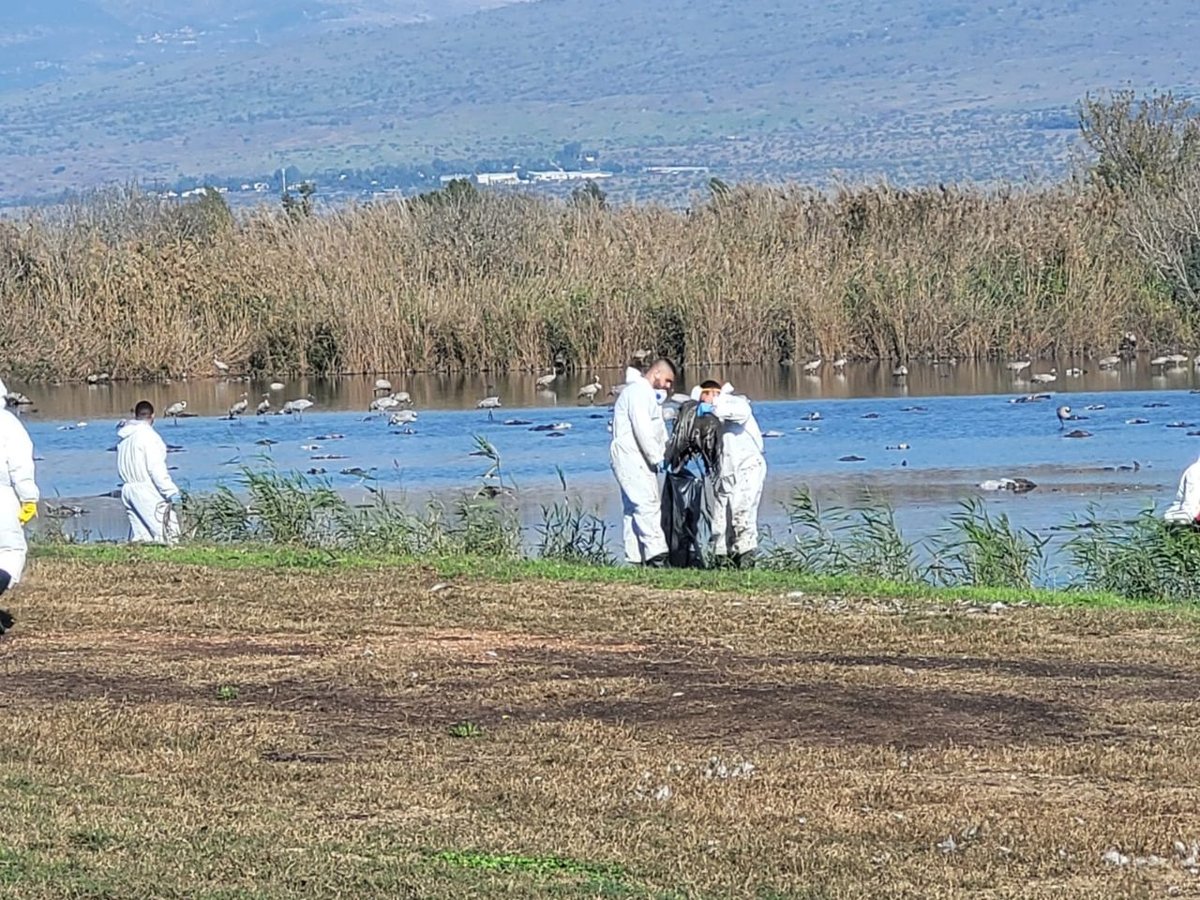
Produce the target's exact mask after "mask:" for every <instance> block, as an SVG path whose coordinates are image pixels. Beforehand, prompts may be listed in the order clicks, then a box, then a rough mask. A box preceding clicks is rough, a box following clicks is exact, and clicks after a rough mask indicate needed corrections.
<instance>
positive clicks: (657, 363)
mask: <svg viewBox="0 0 1200 900" xmlns="http://www.w3.org/2000/svg"><path fill="white" fill-rule="evenodd" d="M654 366H666V367H667V368H668V369H670V370H671V377H672V378H678V377H679V370H678V369H677V368H675V363H673V362H671V361H670V360H669V359H667V358H666V357H665V356H660V357H659V358H658V359H656V360H655V361H654V363H653V365H651V366H650V368H651V369H652V368H654ZM647 371H649V370H647Z"/></svg>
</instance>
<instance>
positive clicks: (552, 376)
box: [535, 372, 558, 391]
mask: <svg viewBox="0 0 1200 900" xmlns="http://www.w3.org/2000/svg"><path fill="white" fill-rule="evenodd" d="M557 380H558V373H557V372H547V373H546V374H545V375H539V376H538V380H537V381H536V382H535V384H536V385H537V389H538V390H539V391H545V390H548V389H549V388H550V386H551V385H552V384H554V382H555V381H557Z"/></svg>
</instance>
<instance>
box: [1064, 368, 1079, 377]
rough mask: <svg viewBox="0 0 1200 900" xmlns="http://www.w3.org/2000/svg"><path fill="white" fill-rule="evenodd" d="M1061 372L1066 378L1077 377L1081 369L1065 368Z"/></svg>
mask: <svg viewBox="0 0 1200 900" xmlns="http://www.w3.org/2000/svg"><path fill="white" fill-rule="evenodd" d="M1063 374H1065V375H1066V376H1067V377H1068V378H1079V377H1080V376H1081V375H1083V369H1067V371H1066V372H1064V373H1063Z"/></svg>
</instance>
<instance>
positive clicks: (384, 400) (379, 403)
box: [367, 394, 400, 412]
mask: <svg viewBox="0 0 1200 900" xmlns="http://www.w3.org/2000/svg"><path fill="white" fill-rule="evenodd" d="M398 406H400V401H399V400H397V399H396V398H395V397H393V396H392V395H391V394H388V395H387V396H386V397H376V398H375V399H374V400H372V401H371V405H370V406H368V407H367V412H390V411H391V410H393V409H396V408H397V407H398Z"/></svg>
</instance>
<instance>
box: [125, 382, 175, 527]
mask: <svg viewBox="0 0 1200 900" xmlns="http://www.w3.org/2000/svg"><path fill="white" fill-rule="evenodd" d="M133 414H134V419H133V421H132V422H125V423H124V424H122V425H121V426H120V428H119V429H118V431H117V437H118V438H120V443H118V444H117V472H118V473H119V474H120V476H121V502H122V503H124V504H125V512H126V513H127V514H128V515H129V528H130V540H132V541H134V542H136V543H145V542H154V543H159V544H173V543H175V542H176V541H177V540H178V539H179V520H178V519H177V518H176V516H175V511H174V509H173V508H172V503H173V502H174V501H175V500H176V499H177V498H178V497H179V488H177V487H176V486H175V482H174V481H173V480H172V479H171V473H170V472H168V471H167V445H166V444H165V443H163V439H162V438H161V437H159V436H158V432H157V431H155V430H154V405H153V404H152V403H150V401H148V400H142V401H141V402H140V403H138V405H137V406H136V407H134V410H133Z"/></svg>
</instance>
